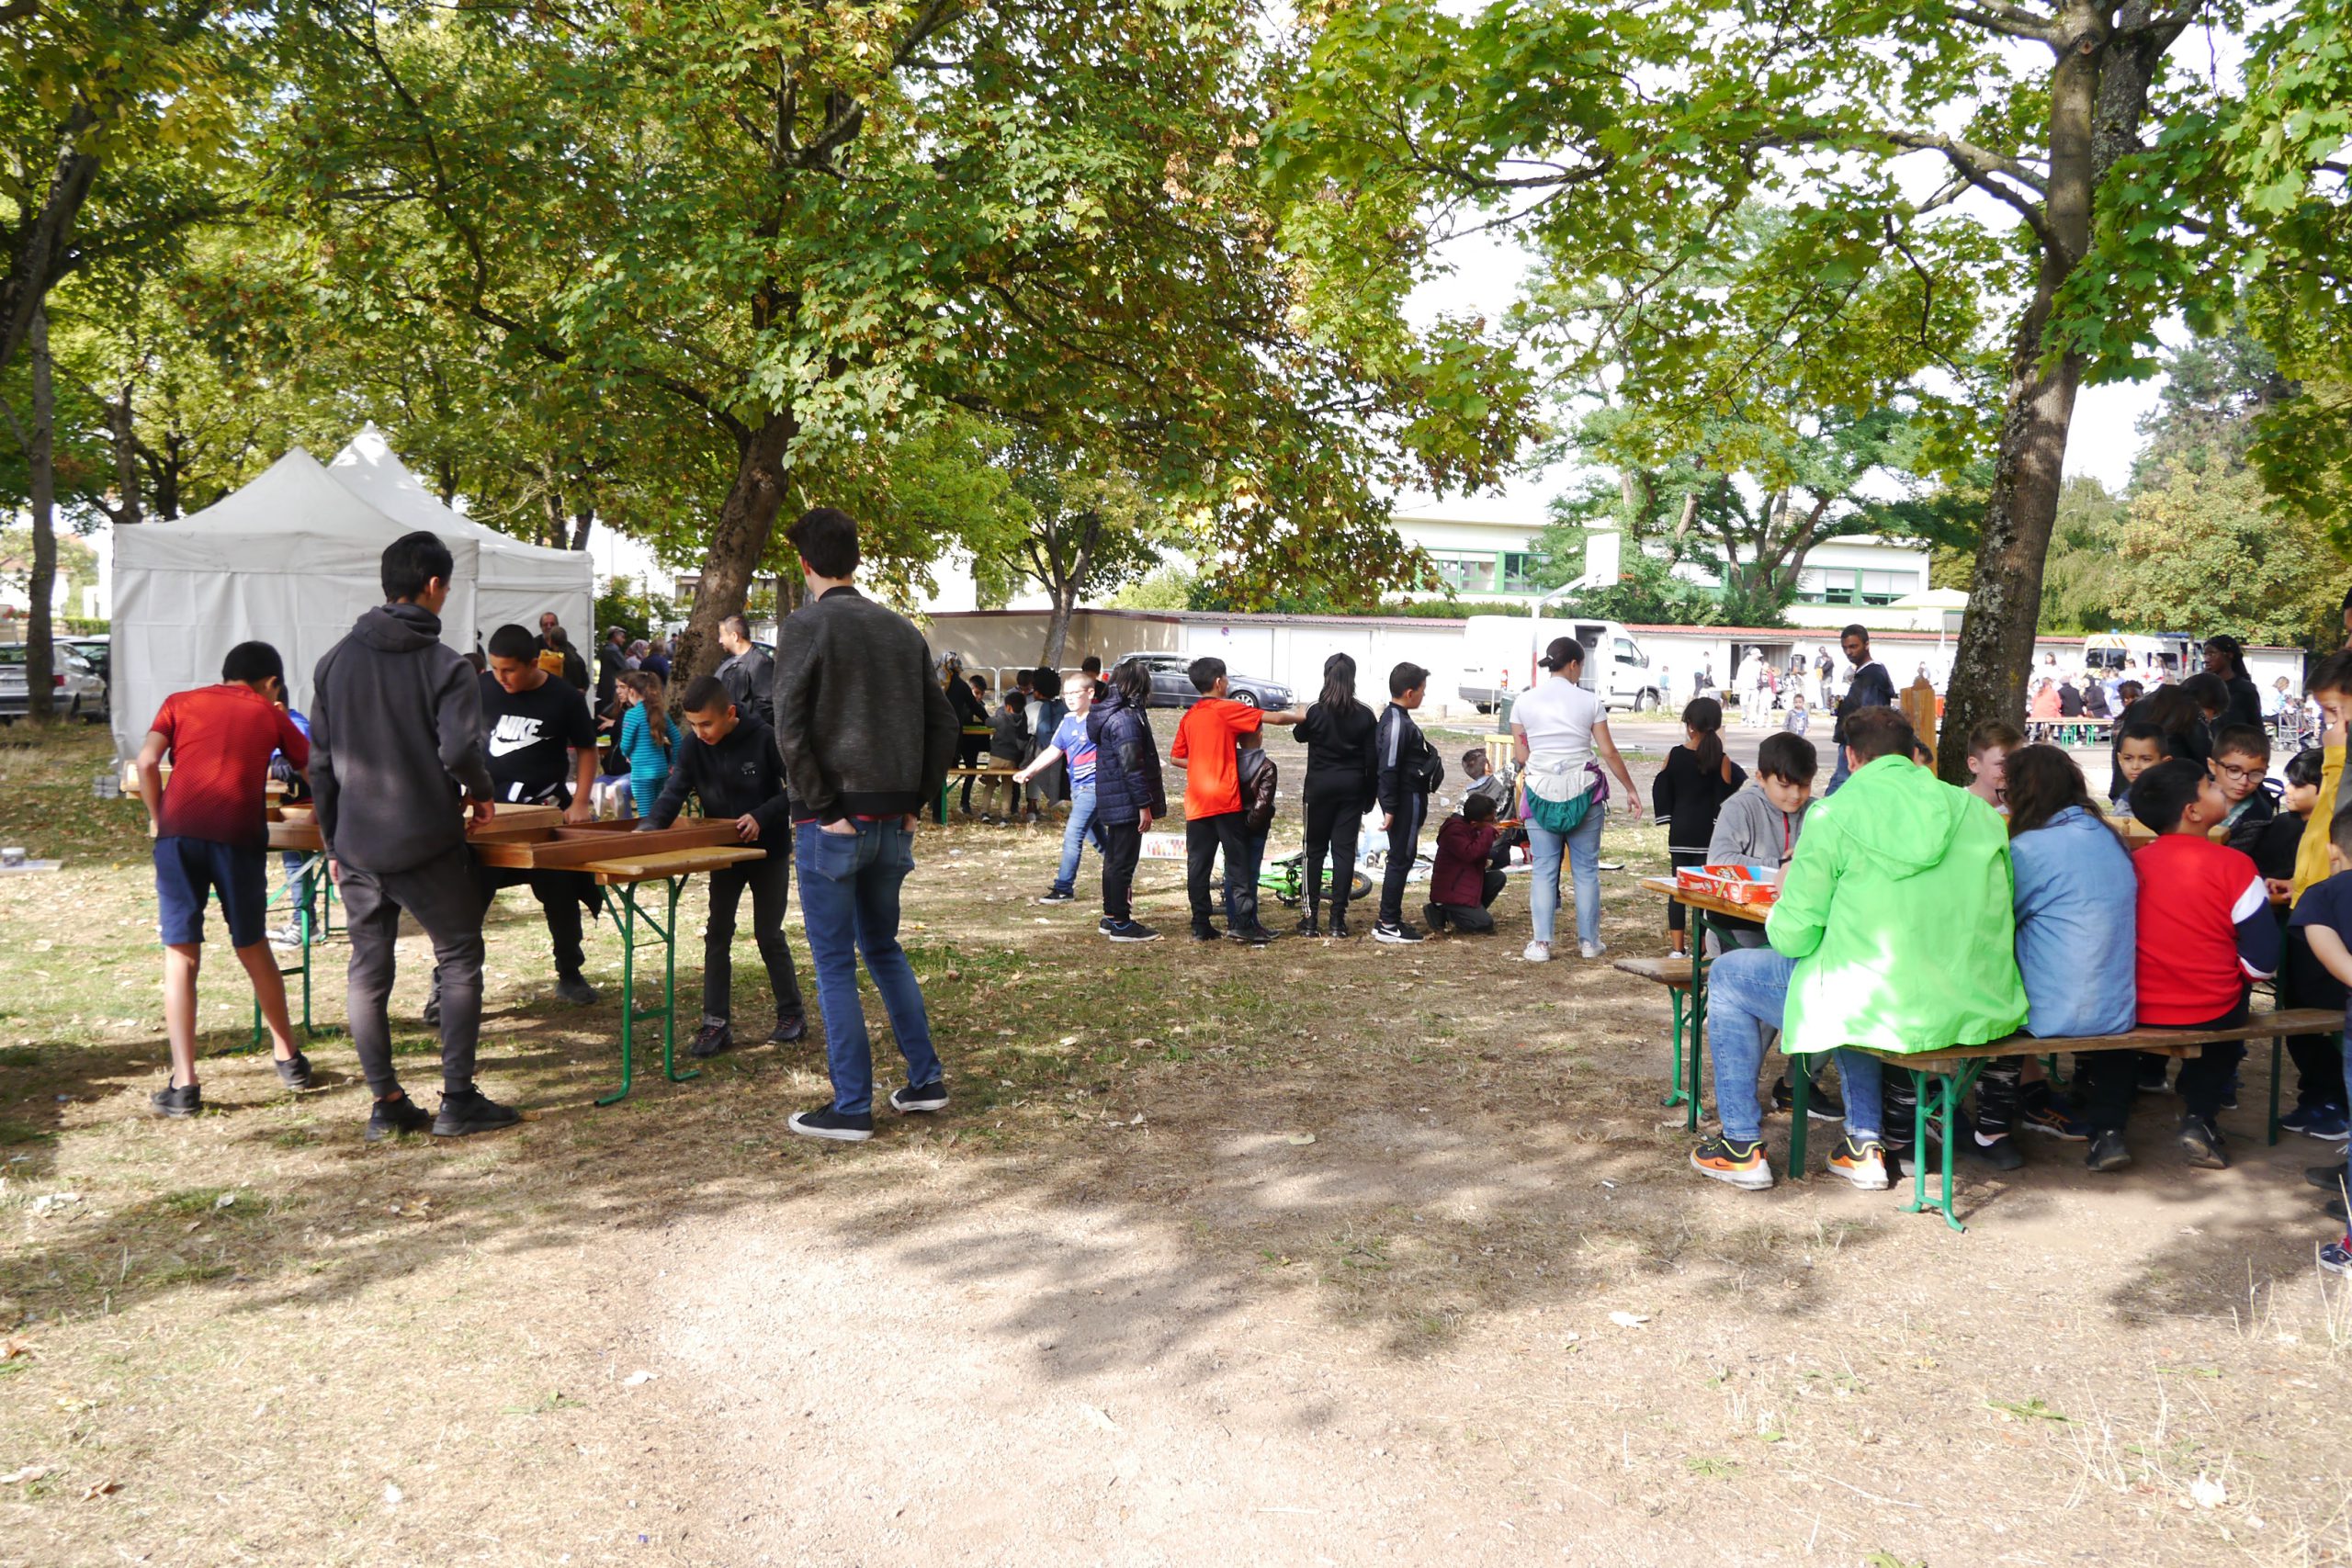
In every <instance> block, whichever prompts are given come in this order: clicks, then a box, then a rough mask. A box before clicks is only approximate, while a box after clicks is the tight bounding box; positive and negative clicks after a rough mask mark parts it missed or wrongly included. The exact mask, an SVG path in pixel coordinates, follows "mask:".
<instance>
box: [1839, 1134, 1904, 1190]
mask: <svg viewBox="0 0 2352 1568" xmlns="http://www.w3.org/2000/svg"><path fill="white" fill-rule="evenodd" d="M1829 1169H1830V1172H1831V1174H1833V1175H1837V1176H1842V1177H1844V1178H1845V1179H1847V1180H1849V1181H1850V1182H1852V1183H1853V1184H1854V1185H1855V1186H1857V1187H1859V1188H1860V1189H1861V1190H1863V1191H1865V1192H1883V1191H1885V1190H1886V1189H1887V1186H1888V1184H1889V1183H1888V1179H1887V1174H1886V1150H1885V1148H1884V1147H1883V1145H1881V1144H1880V1143H1879V1141H1878V1140H1877V1139H1876V1138H1872V1139H1871V1140H1870V1141H1869V1142H1867V1143H1861V1144H1857V1143H1856V1142H1854V1135H1853V1134H1851V1133H1849V1134H1846V1135H1845V1136H1844V1137H1842V1138H1840V1139H1838V1146H1837V1147H1836V1148H1834V1149H1832V1150H1830V1151H1829Z"/></svg>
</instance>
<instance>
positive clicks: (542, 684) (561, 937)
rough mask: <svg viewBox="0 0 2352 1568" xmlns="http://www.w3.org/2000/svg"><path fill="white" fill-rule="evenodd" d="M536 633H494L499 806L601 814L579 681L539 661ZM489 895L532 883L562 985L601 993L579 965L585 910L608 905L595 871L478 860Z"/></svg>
mask: <svg viewBox="0 0 2352 1568" xmlns="http://www.w3.org/2000/svg"><path fill="white" fill-rule="evenodd" d="M538 656H539V642H538V639H537V637H533V636H532V635H531V634H530V632H529V631H528V630H527V629H526V628H525V627H522V626H501V627H499V628H498V629H497V630H496V631H494V632H492V633H491V634H490V668H489V669H488V670H487V671H484V672H483V674H482V677H481V721H482V733H483V736H484V737H485V739H486V740H487V742H488V744H487V746H486V747H485V750H487V751H488V752H489V754H490V756H489V761H490V777H491V781H492V783H493V784H496V785H497V786H498V795H497V799H498V801H499V803H500V804H501V805H510V804H511V805H520V806H546V805H553V806H560V807H563V819H564V820H565V821H567V822H585V821H587V820H589V819H590V818H591V817H593V816H594V805H593V803H592V801H591V798H590V794H589V792H590V789H591V787H592V786H593V785H594V784H595V782H596V720H595V716H594V715H593V714H591V713H590V712H589V711H588V699H587V698H586V697H585V696H583V695H582V694H581V692H580V690H579V688H578V687H576V686H573V685H572V684H571V682H566V681H560V680H557V679H556V678H555V677H554V676H552V675H549V674H548V672H547V671H545V670H542V669H541V668H540V667H539V662H538ZM476 875H477V876H478V877H479V878H480V879H481V886H482V897H483V900H484V902H488V901H489V899H491V898H492V897H495V896H496V895H497V892H498V890H499V889H500V888H502V887H512V886H515V885H517V884H518V883H519V884H526V885H527V886H529V887H530V889H531V896H532V897H535V898H537V900H538V901H539V907H540V908H542V909H543V910H545V911H546V913H547V920H548V938H549V940H550V941H551V942H553V943H554V946H555V975H556V987H555V988H556V994H557V995H558V996H560V997H561V998H563V999H564V1000H565V1001H568V1002H574V1003H577V1004H578V1005H580V1006H582V1007H585V1006H587V1005H588V1004H590V1003H592V1002H594V1000H595V999H596V991H595V987H592V986H591V985H589V984H588V982H587V980H586V979H585V978H583V977H582V975H581V973H580V970H581V965H582V963H583V962H584V961H585V959H586V956H587V955H586V953H585V951H584V950H583V949H582V945H581V928H580V911H581V908H582V906H585V907H586V908H591V909H601V908H604V896H603V895H602V894H600V893H598V892H597V891H596V883H595V879H594V878H593V877H591V876H589V875H588V874H586V873H584V872H578V871H521V870H493V869H492V868H491V867H488V866H477V868H476Z"/></svg>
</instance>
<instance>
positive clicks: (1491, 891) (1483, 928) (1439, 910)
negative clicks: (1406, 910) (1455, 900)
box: [1421, 871, 1510, 936]
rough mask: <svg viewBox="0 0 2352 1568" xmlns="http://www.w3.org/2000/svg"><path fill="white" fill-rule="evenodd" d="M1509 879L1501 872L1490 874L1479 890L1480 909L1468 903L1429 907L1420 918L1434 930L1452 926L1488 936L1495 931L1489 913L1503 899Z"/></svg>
mask: <svg viewBox="0 0 2352 1568" xmlns="http://www.w3.org/2000/svg"><path fill="white" fill-rule="evenodd" d="M1509 881H1510V878H1509V877H1507V876H1505V875H1504V874H1502V873H1501V872H1499V871H1490V872H1488V873H1487V878H1486V881H1485V882H1484V883H1483V884H1481V885H1480V886H1479V888H1478V907H1477V908H1475V909H1474V908H1471V907H1470V906H1469V905H1467V904H1430V905H1426V906H1424V907H1423V908H1422V909H1421V918H1422V919H1425V920H1427V921H1429V923H1430V929H1431V930H1433V931H1443V930H1444V929H1445V928H1446V927H1447V926H1449V925H1450V926H1452V927H1453V929H1454V930H1455V931H1467V932H1470V933H1472V934H1474V935H1478V936H1485V935H1487V933H1489V932H1491V931H1493V930H1494V929H1495V917H1494V915H1493V914H1492V913H1490V911H1491V910H1492V908H1493V907H1494V902H1495V900H1496V899H1498V898H1499V897H1502V893H1503V885H1504V884H1505V883H1507V882H1509Z"/></svg>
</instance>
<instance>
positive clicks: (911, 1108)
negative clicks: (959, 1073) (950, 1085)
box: [867, 1078, 947, 1121]
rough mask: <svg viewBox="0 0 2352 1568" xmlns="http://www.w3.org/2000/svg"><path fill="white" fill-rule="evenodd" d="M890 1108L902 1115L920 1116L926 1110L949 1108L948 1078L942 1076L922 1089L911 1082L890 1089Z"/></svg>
mask: <svg viewBox="0 0 2352 1568" xmlns="http://www.w3.org/2000/svg"><path fill="white" fill-rule="evenodd" d="M890 1109H891V1110H893V1111H897V1112H898V1113H899V1115H901V1116H920V1115H922V1114H923V1113H924V1112H926V1111H944V1110H946V1109H947V1080H946V1079H945V1078H942V1079H940V1080H939V1081H938V1082H937V1083H932V1084H925V1085H923V1086H922V1088H921V1089H916V1088H915V1087H914V1086H912V1085H911V1084H910V1085H909V1086H908V1087H906V1088H905V1089H892V1090H891V1091H890ZM867 1120H868V1121H871V1120H872V1118H871V1117H868V1118H867Z"/></svg>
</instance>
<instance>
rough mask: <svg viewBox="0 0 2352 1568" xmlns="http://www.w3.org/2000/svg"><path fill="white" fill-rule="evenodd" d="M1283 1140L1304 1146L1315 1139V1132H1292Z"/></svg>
mask: <svg viewBox="0 0 2352 1568" xmlns="http://www.w3.org/2000/svg"><path fill="white" fill-rule="evenodd" d="M1314 1141H1315V1134H1312V1133H1293V1134H1291V1135H1290V1136H1289V1137H1288V1138H1285V1139H1284V1140H1283V1142H1284V1143H1290V1144H1296V1145H1299V1146H1300V1147H1302V1148H1304V1147H1305V1146H1306V1145H1308V1144H1311V1143H1313V1142H1314Z"/></svg>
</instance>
